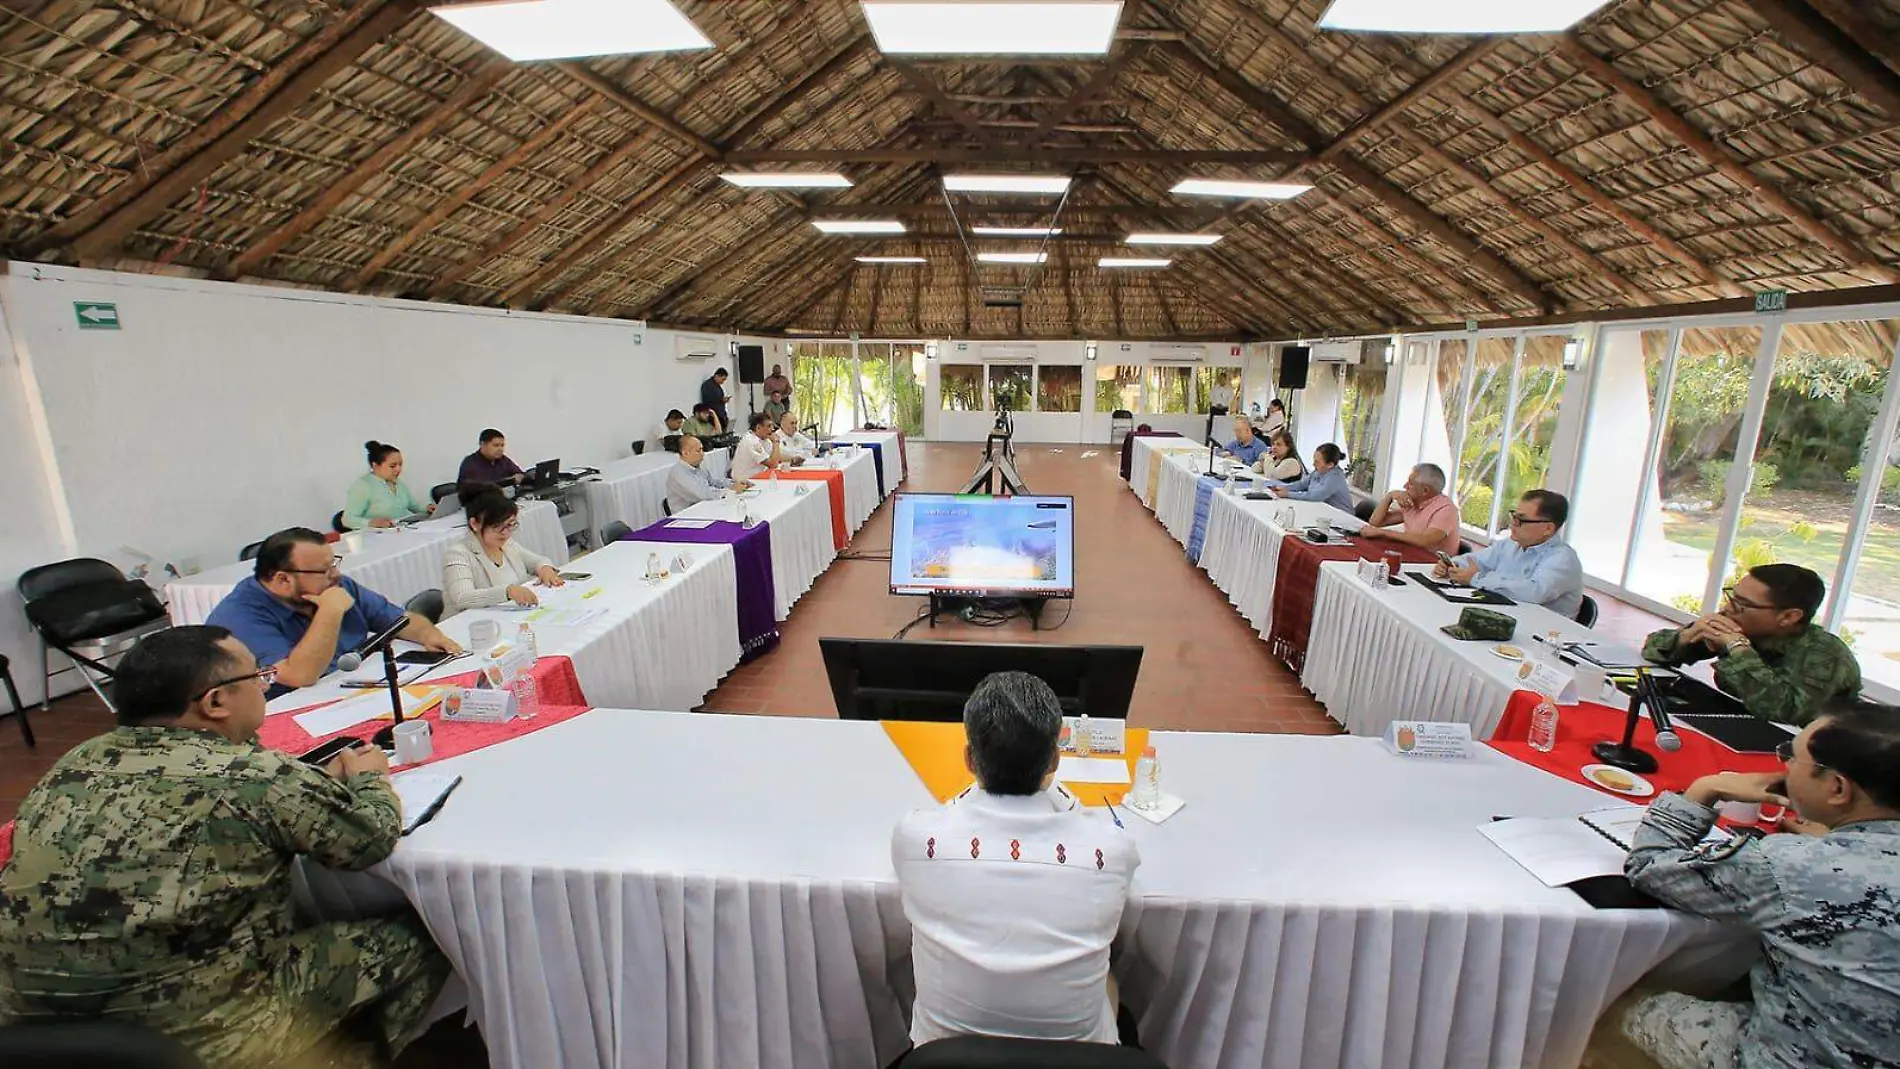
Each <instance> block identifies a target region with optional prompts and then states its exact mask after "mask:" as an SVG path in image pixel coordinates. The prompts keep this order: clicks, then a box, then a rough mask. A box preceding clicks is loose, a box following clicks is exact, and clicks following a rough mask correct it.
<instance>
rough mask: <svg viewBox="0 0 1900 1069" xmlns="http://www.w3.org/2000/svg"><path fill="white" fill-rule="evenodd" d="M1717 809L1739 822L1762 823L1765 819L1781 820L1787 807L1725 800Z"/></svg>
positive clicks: (1726, 817)
mask: <svg viewBox="0 0 1900 1069" xmlns="http://www.w3.org/2000/svg"><path fill="white" fill-rule="evenodd" d="M1766 810H1773V812H1772V813H1770V812H1767V811H1766ZM1715 811H1716V812H1717V813H1720V814H1721V815H1722V817H1723V818H1724V819H1726V820H1730V821H1733V822H1735V823H1737V824H1760V823H1761V822H1762V821H1763V820H1764V819H1765V820H1767V821H1769V822H1770V823H1773V822H1776V821H1779V820H1780V819H1781V816H1782V814H1783V813H1786V812H1787V809H1786V808H1785V807H1783V806H1778V805H1770V806H1766V807H1764V806H1763V805H1762V804H1761V803H1760V802H1723V803H1722V804H1721V805H1718V806H1716V807H1715Z"/></svg>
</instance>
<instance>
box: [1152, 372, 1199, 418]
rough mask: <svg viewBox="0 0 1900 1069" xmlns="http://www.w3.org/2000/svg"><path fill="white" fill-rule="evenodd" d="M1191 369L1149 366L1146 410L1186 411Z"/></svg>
mask: <svg viewBox="0 0 1900 1069" xmlns="http://www.w3.org/2000/svg"><path fill="white" fill-rule="evenodd" d="M1192 374H1193V369H1191V368H1185V367H1162V366H1158V365H1157V366H1150V367H1149V368H1148V407H1147V411H1149V412H1156V413H1160V414H1162V415H1168V414H1173V413H1186V412H1187V411H1188V383H1189V381H1190V380H1191V378H1192Z"/></svg>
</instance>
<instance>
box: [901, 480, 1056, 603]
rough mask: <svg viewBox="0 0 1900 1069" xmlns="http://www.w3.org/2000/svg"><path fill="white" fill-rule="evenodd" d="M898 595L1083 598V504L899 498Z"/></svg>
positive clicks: (983, 498)
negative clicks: (1079, 526) (1079, 533)
mask: <svg viewBox="0 0 1900 1069" xmlns="http://www.w3.org/2000/svg"><path fill="white" fill-rule="evenodd" d="M891 593H893V594H926V595H931V594H934V595H940V596H944V597H964V598H982V597H1033V598H1072V597H1074V596H1075V498H1073V497H1047V496H1031V495H1023V496H1018V497H990V496H988V495H985V494H909V493H900V494H898V495H897V510H896V513H895V515H894V520H893V526H892V530H891Z"/></svg>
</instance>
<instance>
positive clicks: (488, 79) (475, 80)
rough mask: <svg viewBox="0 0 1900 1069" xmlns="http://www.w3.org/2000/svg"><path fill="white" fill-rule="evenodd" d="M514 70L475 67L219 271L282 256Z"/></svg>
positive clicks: (249, 268)
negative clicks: (398, 131) (283, 252)
mask: <svg viewBox="0 0 1900 1069" xmlns="http://www.w3.org/2000/svg"><path fill="white" fill-rule="evenodd" d="M514 69H515V64H514V63H513V62H512V61H510V60H506V59H492V60H489V61H488V62H487V63H484V64H482V65H481V66H480V67H477V68H476V69H475V70H474V71H473V72H471V73H470V74H469V75H468V77H466V78H464V79H462V83H461V84H460V85H458V86H456V87H455V89H454V91H453V92H451V93H449V95H448V96H446V97H443V98H442V99H441V101H439V102H438V103H437V104H436V105H435V106H434V107H432V108H430V109H429V110H428V111H427V112H426V113H425V114H423V115H422V116H421V117H420V118H418V119H416V120H415V121H414V122H412V123H410V124H409V125H408V126H405V127H403V130H402V132H401V133H399V134H397V135H396V136H395V137H393V138H391V139H390V140H388V141H386V142H384V143H383V145H382V146H381V147H379V148H378V149H377V150H376V151H374V152H372V153H370V154H369V155H368V156H367V157H365V158H364V160H363V161H362V162H361V163H358V164H357V165H356V166H354V167H352V168H350V169H349V170H348V171H347V172H345V173H344V174H343V176H342V177H341V178H337V179H335V180H333V181H331V182H330V183H329V184H327V185H325V186H323V187H322V188H321V189H319V190H318V191H317V195H316V197H315V198H313V199H312V200H311V201H310V203H309V204H307V205H305V206H304V209H303V210H302V211H300V212H298V213H297V214H296V215H294V216H291V217H290V219H289V220H288V221H286V222H284V223H282V224H280V225H279V226H278V227H277V228H276V229H274V230H272V231H271V232H270V233H268V234H265V235H264V236H263V237H261V238H259V239H258V240H256V241H254V242H252V243H251V244H250V246H249V247H247V248H246V249H245V250H244V251H243V252H240V253H238V254H237V256H235V257H233V258H232V259H231V262H230V263H227V264H225V265H224V267H223V268H222V269H221V270H220V271H219V272H218V274H219V276H220V277H223V278H227V279H230V278H239V277H242V276H244V275H248V274H252V273H253V272H255V271H256V270H257V269H258V268H259V267H261V266H262V265H263V264H264V262H265V261H267V260H269V259H270V258H271V257H272V256H275V255H277V254H278V253H279V252H282V251H283V249H284V247H285V246H287V245H289V244H290V243H291V242H292V241H295V240H296V239H297V238H298V237H299V236H300V235H302V234H303V233H304V232H305V231H308V230H309V229H310V228H311V227H313V226H316V225H317V224H318V223H320V222H322V221H323V220H324V219H325V218H326V217H327V216H329V214H330V213H331V212H334V211H336V210H337V209H338V208H340V207H342V206H343V203H344V202H345V201H347V200H349V199H350V198H351V197H352V196H355V195H356V191H357V190H359V189H362V188H363V186H364V185H365V184H366V183H368V182H369V180H370V179H372V178H375V177H376V176H377V175H379V174H382V173H383V172H384V171H386V170H388V169H389V167H390V165H391V164H393V163H395V162H396V161H397V160H399V159H401V158H402V157H403V156H404V155H406V154H408V152H409V150H410V149H413V148H415V147H416V146H417V145H418V144H421V143H422V141H423V140H424V139H426V138H429V137H433V136H434V135H435V133H436V131H438V130H440V129H442V128H443V127H444V126H447V125H448V124H449V123H451V122H454V121H455V120H457V119H460V118H462V117H463V116H464V114H466V113H467V111H468V108H469V107H470V106H471V105H472V104H474V103H475V102H476V101H478V100H480V99H481V98H482V97H484V96H487V95H488V92H489V90H491V89H493V88H494V87H495V84H496V83H497V82H500V81H501V80H502V79H503V78H504V77H506V76H507V75H508V74H509V73H511V72H512V71H513V70H514Z"/></svg>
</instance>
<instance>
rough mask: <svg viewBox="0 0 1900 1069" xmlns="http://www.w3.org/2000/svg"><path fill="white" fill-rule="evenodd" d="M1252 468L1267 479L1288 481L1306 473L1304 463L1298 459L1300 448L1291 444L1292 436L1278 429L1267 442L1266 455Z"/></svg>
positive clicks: (1292, 480)
mask: <svg viewBox="0 0 1900 1069" xmlns="http://www.w3.org/2000/svg"><path fill="white" fill-rule="evenodd" d="M1254 469H1255V470H1256V471H1258V472H1259V473H1260V474H1262V475H1265V476H1266V477H1267V478H1269V479H1278V480H1279V481H1281V482H1283V483H1290V482H1294V481H1295V480H1298V479H1300V478H1302V477H1303V476H1305V475H1306V464H1305V463H1304V462H1303V461H1301V460H1300V450H1299V447H1298V446H1295V445H1294V444H1293V436H1292V435H1291V434H1288V433H1287V432H1285V431H1280V432H1279V433H1278V434H1275V435H1274V436H1273V438H1272V439H1271V440H1270V441H1269V442H1268V443H1267V455H1266V456H1264V457H1261V458H1260V460H1259V462H1257V463H1256V464H1254Z"/></svg>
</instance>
